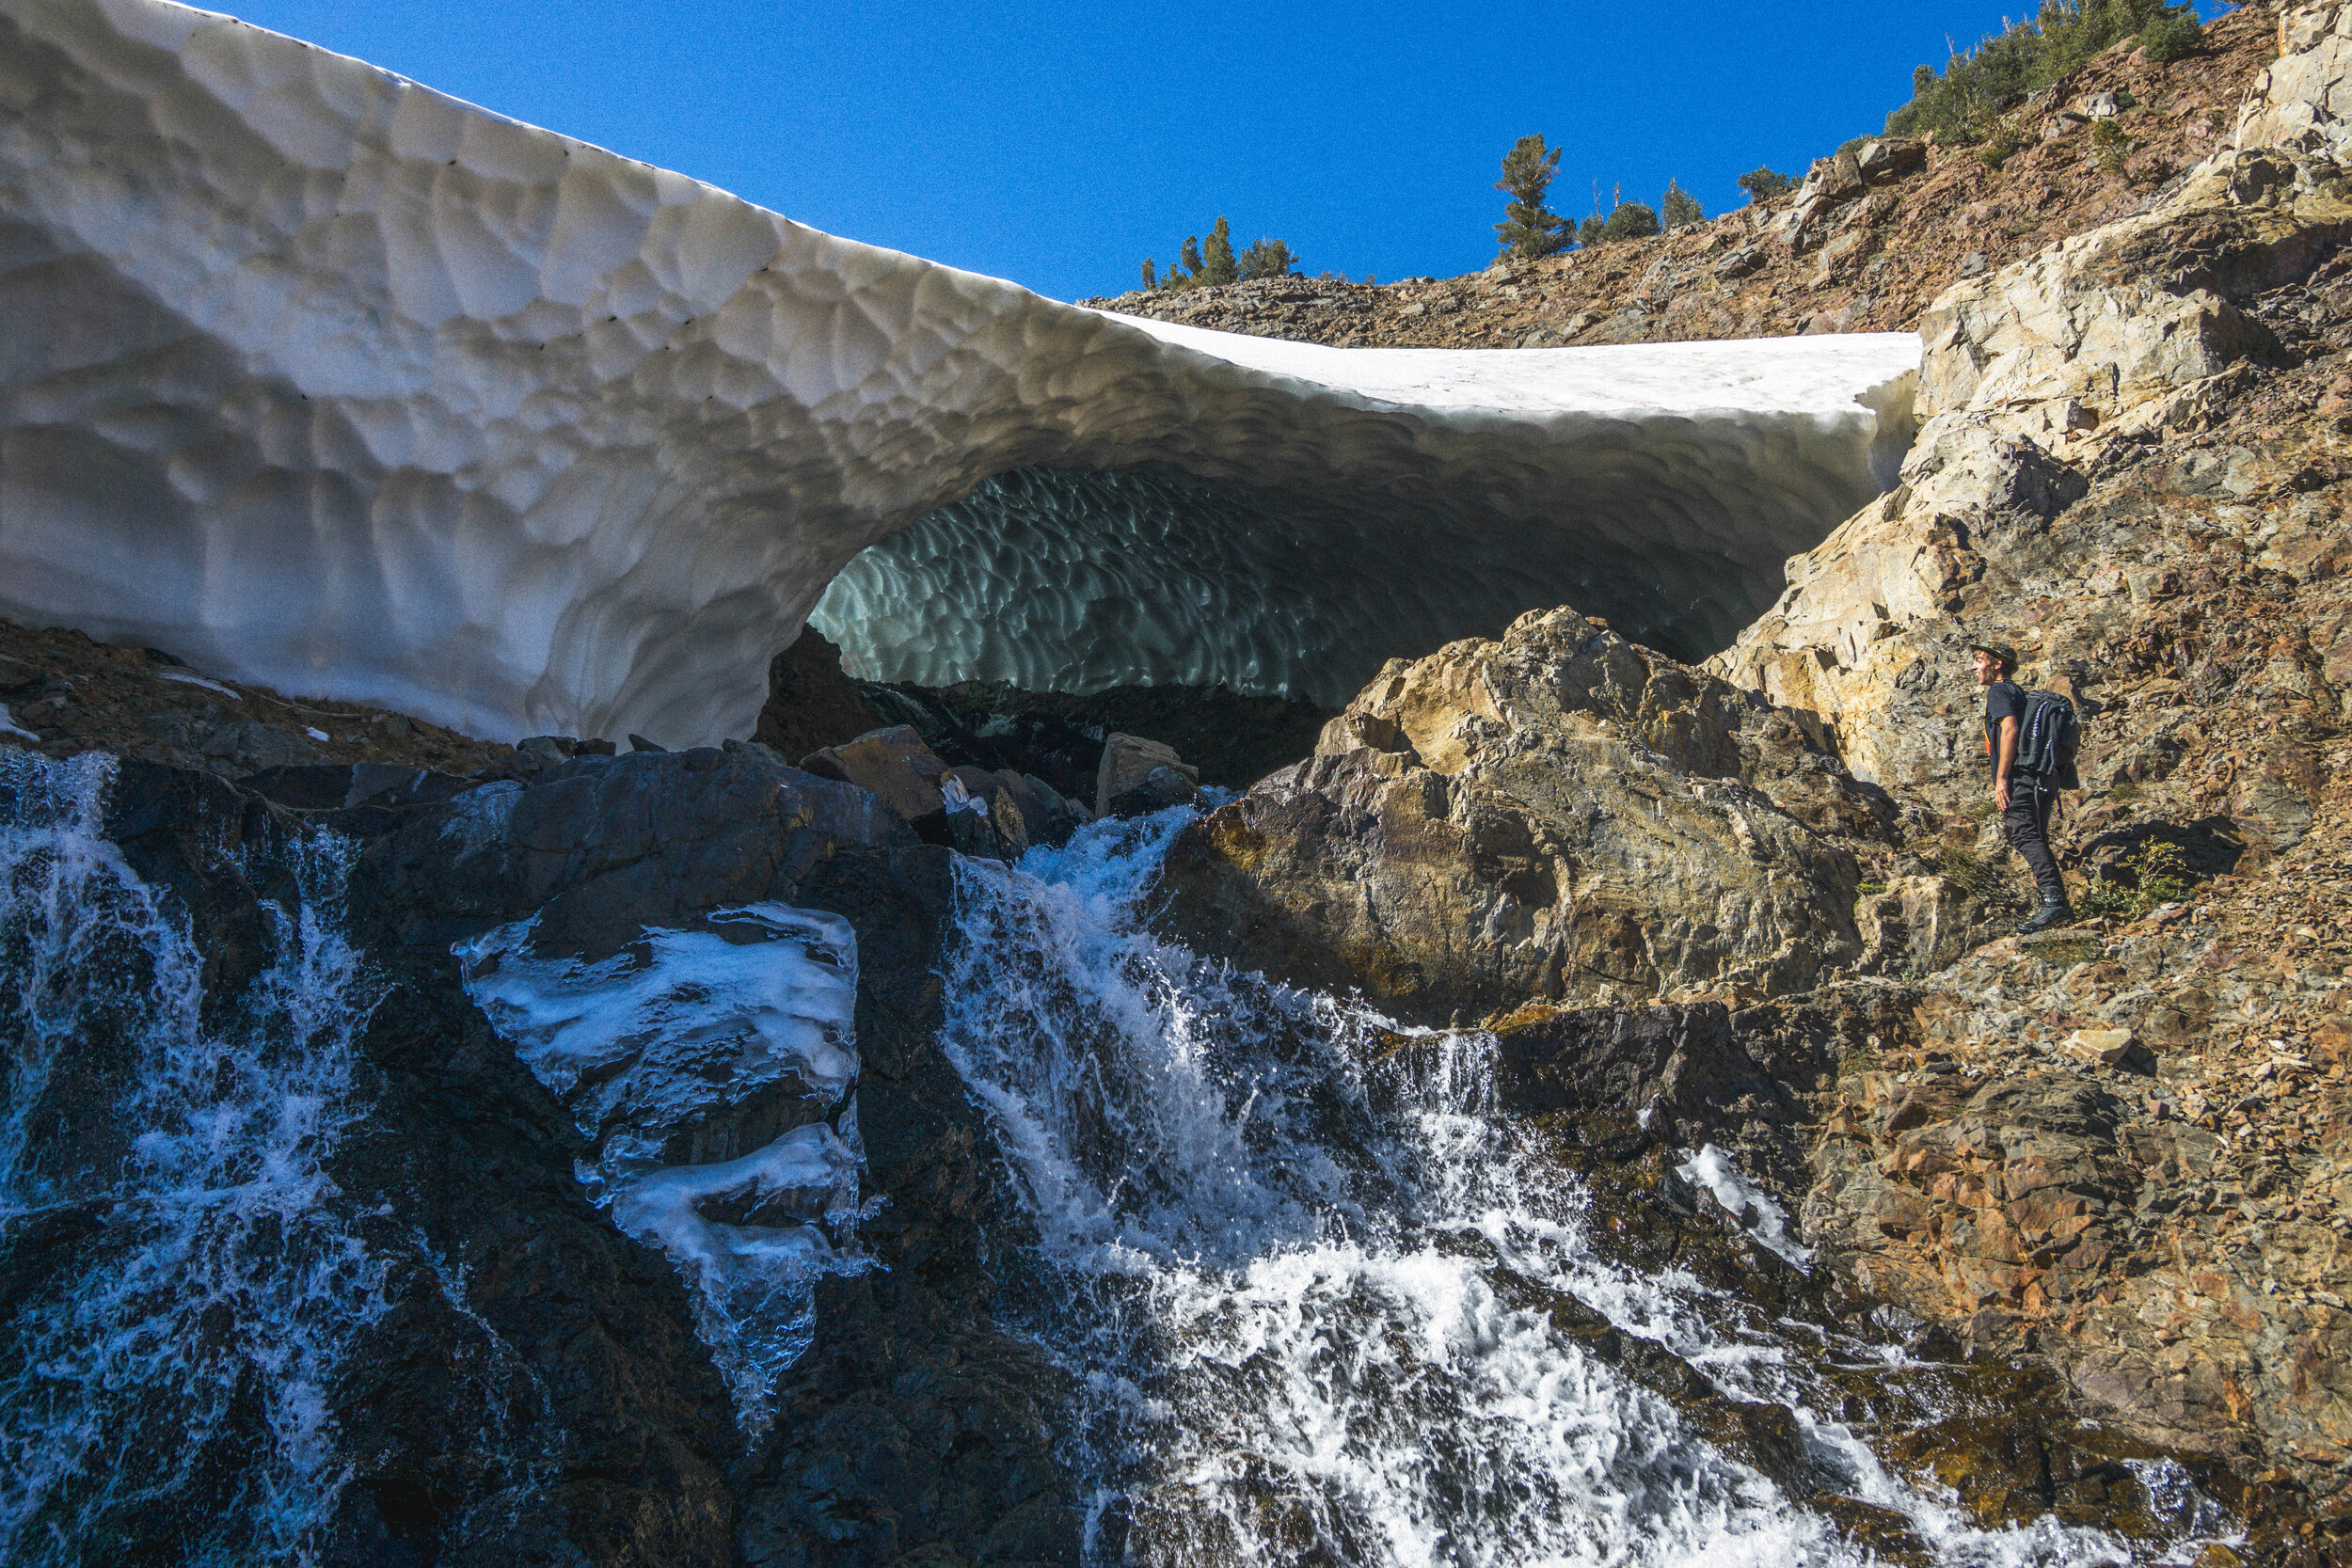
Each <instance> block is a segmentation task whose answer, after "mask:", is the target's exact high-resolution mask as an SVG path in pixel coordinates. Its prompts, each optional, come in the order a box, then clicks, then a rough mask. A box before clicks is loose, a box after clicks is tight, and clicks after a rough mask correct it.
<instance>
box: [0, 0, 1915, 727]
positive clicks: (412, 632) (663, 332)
mask: <svg viewBox="0 0 2352 1568" xmlns="http://www.w3.org/2000/svg"><path fill="white" fill-rule="evenodd" d="M0 301H5V307H6V309H7V314H8V322H9V324H10V328H9V332H8V341H6V343H5V344H4V345H0V615H6V616H8V617H11V618H14V619H19V620H24V621H30V622H34V623H38V624H51V625H56V624H63V625H72V626H79V627H81V628H82V629H84V630H86V631H88V632H90V633H91V634H92V635H94V636H99V637H103V638H107V639H112V640H118V641H137V642H144V643H150V644H152V645H156V646H160V647H164V648H167V649H169V650H170V651H171V652H173V653H174V654H176V655H178V656H180V657H183V658H185V659H187V660H189V661H190V662H192V663H195V664H197V665H199V666H200V667H202V668H204V669H206V670H208V671H211V672H213V673H218V674H222V675H229V676H234V677H237V678H240V679H244V680H249V681H256V682H265V683H268V684H271V685H274V686H278V687H280V688H282V689H288V690H292V691H299V692H310V693H315V694H320V695H329V696H335V697H342V698H346V699H350V700H357V701H365V702H373V703H381V704H384V705H389V706H394V707H398V708H403V709H405V710H407V711H411V712H415V713H418V714H421V715H422V716H425V717H428V718H431V719H433V720H435V721H439V722H443V723H447V724H451V725H453V726H455V727H458V728H460V729H464V730H467V731H469V732H471V733H474V734H477V735H483V736H493V737H500V738H512V737H515V736H520V735H524V734H530V733H534V732H545V731H555V732H564V733H574V734H580V735H621V734H626V733H629V732H635V733H639V734H643V735H645V736H650V737H652V738H654V739H656V740H659V741H662V742H664V743H668V744H685V743H691V742H694V741H698V740H707V739H712V738H715V737H717V736H723V735H728V734H736V735H740V734H747V733H749V731H750V728H751V725H752V720H753V716H754V714H755V711H756V709H757V707H758V705H759V703H760V701H761V698H762V696H763V694H764V693H763V689H762V687H763V681H764V675H765V671H766V663H767V657H768V655H770V654H771V653H772V652H773V651H774V650H775V649H777V648H778V647H780V646H782V645H783V644H784V643H786V642H787V641H789V640H790V639H791V638H792V637H793V636H794V635H795V634H796V633H797V631H798V629H799V627H800V626H801V624H802V622H803V618H804V617H806V616H807V615H808V614H809V612H810V610H811V609H812V607H814V606H816V605H817V604H818V598H819V595H820V594H824V593H825V590H826V587H827V585H828V583H830V582H832V581H833V580H834V578H835V576H836V574H839V573H840V572H841V570H842V568H843V567H844V566H845V565H847V564H849V563H850V562H852V560H853V559H855V558H856V557H858V556H859V553H860V552H861V551H863V550H866V548H867V547H868V546H872V545H875V544H876V543H877V542H878V541H883V540H888V539H890V538H891V536H892V535H894V534H899V533H900V531H902V530H907V529H908V525H909V524H912V523H915V522H916V521H917V520H918V519H926V521H925V523H924V526H923V527H921V528H917V529H915V530H913V531H909V532H907V533H906V534H905V535H903V538H904V541H905V542H904V543H903V544H899V545H898V546H896V547H895V549H894V548H892V547H887V546H886V547H885V548H884V549H882V550H881V551H878V552H876V554H875V555H874V556H873V557H872V558H871V559H870V560H869V561H867V562H863V563H861V565H860V567H859V568H858V570H857V571H856V572H854V573H852V574H851V575H850V577H849V578H845V579H844V586H843V588H842V589H841V590H840V592H839V593H838V594H836V595H834V598H833V599H831V600H829V601H828V603H827V607H826V613H825V616H824V622H825V625H826V626H827V629H828V630H829V632H830V634H831V635H833V636H834V637H835V638H836V639H837V640H838V641H841V642H842V643H843V645H844V647H845V648H846V649H847V650H848V653H849V656H850V659H851V660H852V663H853V667H858V668H863V669H866V670H867V671H868V672H870V673H884V674H897V675H906V674H917V675H922V676H926V677H929V678H944V677H947V676H952V675H989V674H1006V675H1011V676H1015V677H1017V678H1021V679H1023V680H1025V681H1026V682H1027V683H1029V684H1032V685H1042V686H1065V687H1080V688H1084V687H1089V686H1100V685H1104V684H1109V683H1111V682H1114V681H1122V680H1214V679H1229V680H1232V682H1233V683H1234V684H1236V685H1239V686H1243V687H1247V688H1253V689H1262V690H1263V689H1277V690H1279V689H1300V690H1315V691H1318V692H1320V693H1321V694H1323V695H1325V696H1326V697H1327V698H1328V697H1329V695H1330V694H1331V692H1333V691H1343V690H1352V689H1354V687H1355V686H1356V685H1357V684H1358V683H1359V681H1360V679H1361V678H1362V677H1363V676H1364V675H1365V674H1368V673H1370V671H1371V670H1372V669H1373V668H1375V667H1376V665H1377V664H1378V662H1379V660H1380V659H1381V658H1382V657H1387V656H1388V655H1391V654H1398V653H1418V652H1422V651H1425V645H1426V643H1427V641H1428V640H1429V639H1430V638H1431V637H1432V636H1435V635H1439V634H1442V635H1443V636H1456V635H1461V634H1463V633H1464V632H1467V631H1470V630H1478V631H1485V632H1488V633H1491V632H1492V631H1494V630H1496V629H1499V628H1500V626H1501V625H1502V622H1503V621H1504V620H1507V619H1508V618H1509V615H1510V614H1511V613H1514V612H1516V611H1517V610H1521V609H1525V608H1529V607H1531V606H1534V605H1548V604H1553V603H1558V602H1560V601H1561V600H1563V599H1574V600H1575V602H1577V603H1578V604H1579V605H1580V607H1581V608H1584V609H1586V610H1592V611H1595V612H1598V613H1603V614H1611V615H1613V616H1615V617H1617V618H1618V620H1619V624H1620V625H1621V626H1624V627H1627V628H1629V629H1632V630H1634V631H1635V632H1636V633H1637V634H1647V635H1649V636H1651V637H1652V638H1653V639H1654V640H1656V641H1658V642H1659V643H1660V645H1661V646H1667V647H1672V648H1676V649H1677V651H1690V652H1703V651H1706V650H1705V648H1704V647H1702V646H1700V645H1701V644H1711V645H1720V644H1721V642H1722V641H1725V640H1726V639H1727V637H1728V635H1729V632H1730V630H1733V629H1736V628H1737V627H1738V626H1740V625H1741V624H1744V623H1745V622H1746V621H1747V620H1748V619H1749V618H1750V617H1751V616H1752V615H1753V614H1754V613H1755V612H1756V610H1759V609H1761V608H1762V607H1763V606H1764V605H1766V604H1768V603H1769V602H1770V600H1771V599H1772V596H1773V594H1776V593H1777V592H1778V588H1779V583H1780V562H1781V561H1782V559H1783V558H1784V557H1786V556H1787V555H1788V554H1789V553H1791V552H1792V551H1795V550H1799V549H1803V548H1805V547H1807V546H1811V545H1813V544H1815V543H1817V542H1818V541H1819V540H1820V538H1821V537H1822V536H1823V535H1824V534H1825V533H1826V532H1827V531H1828V529H1829V528H1830V527H1831V526H1832V525H1834V524H1835V523H1836V521H1837V519H1838V518H1840V517H1842V516H1843V515H1846V514H1848V513H1849V512H1851V510H1852V509H1853V507H1854V506H1855V505H1856V504H1858V503H1859V502H1860V501H1861V500H1862V499H1866V498H1867V496H1868V495H1869V494H1871V493H1872V492H1873V491H1874V490H1875V489H1877V488H1879V487H1880V486H1881V485H1882V484H1883V482H1884V480H1885V478H1886V476H1887V475H1888V474H1889V473H1891V471H1892V467H1893V464H1894V461H1895V460H1896V459H1897V458H1899V455H1900V452H1901V450H1902V448H1903V446H1904V445H1905V444H1906V443H1907V442H1908V439H1909V411H1908V410H1909V403H1910V377H1911V375H1912V373H1913V372H1914V371H1915V366H1916V364H1917V360H1918V352H1919V350H1918V343H1917V341H1916V340H1915V338H1913V337H1911V336H1909V335H1880V336H1872V337H1860V338H1845V339H1839V338H1810V339H1800V340H1782V341H1761V342H1740V343H1713V344H1668V345H1651V346H1634V347H1621V348H1602V349H1555V350H1530V351H1490V352H1483V353H1461V352H1451V351H1437V350H1343V349H1329V348H1322V347H1318V346H1315V345H1311V344H1300V343H1291V342H1283V341H1273V340H1264V339H1252V338H1242V337H1233V336H1229V335H1225V334H1219V333H1213V332H1204V331H1200V330H1196V329H1192V328H1186V327H1182V326H1175V325H1168V324H1164V323H1157V322H1142V321H1136V320H1133V319H1130V318H1124V317H1114V316H1109V315H1105V314H1102V313H1099V312H1095V311H1090V310H1083V309H1075V308H1073V307H1070V306H1066V305H1060V304H1057V303H1056V302H1054V301H1051V300H1047V299H1042V298H1041V297H1039V296H1038V295H1036V294H1033V293H1029V292H1027V291H1026V290H1024V289H1021V288H1018V287H1016V286H1014V285H1012V284H1009V283H1005V282H1001V281H999V280H997V279H994V278H988V277H977V276H976V275H973V274H970V273H965V272H960V271H957V270H956V269H954V268H951V267H946V266H941V265H938V264H936V263H933V262H930V261H922V260H920V259H918V258H914V257H911V256H905V255H901V254H898V253H897V252H893V251H888V250H882V249H879V248H877V247H874V246H871V245H858V244H855V243H853V242H850V241H847V240H841V239H836V238H834V237H833V236H830V235H826V234H822V233H818V231H816V230H811V229H808V228H805V227H803V226H802V225H799V224H796V223H793V222H791V221H789V220H788V219H786V218H783V217H780V216H778V215H777V214H772V213H769V212H765V211H762V210H761V209H759V208H756V207H754V206H752V205H750V204H748V203H746V202H743V201H740V200H739V199H737V198H733V197H730V196H728V195H726V194H725V193H723V192H721V191H718V190H714V189H712V188H710V187H709V186H707V185H703V184H700V183H698V182H694V181H692V180H689V179H687V178H685V177H684V176H682V175H677V174H673V173H668V172H665V171H663V170H660V169H656V168H652V167H649V166H645V165H644V164H640V163H635V162H632V161H630V160H628V159H626V158H622V157H618V156H616V155H614V154H612V153H610V152H607V151H604V150H600V149H597V148H595V147H591V146H588V145H586V144H584V143H581V142H578V141H574V140H571V139H570V138H567V137H564V136H560V135H554V134H552V133H549V132H546V131H540V130H536V129H533V128H532V127H530V126H526V125H521V124H518V123H516V122H515V121H512V120H508V119H501V117H499V116H496V115H492V114H489V113H486V112H485V111H482V110H480V109H476V108H473V107H470V106H469V105H467V104H464V103H458V102H456V101H455V100H453V99H450V98H447V97H445V96H443V95H441V94H439V93H436V92H434V91H432V90H430V89H428V88H426V87H421V86H419V85H417V84H415V83H413V82H408V81H405V80H403V79H402V78H400V77H397V76H393V75H390V74H389V73H387V72H384V71H377V70H375V69H374V68H373V67H370V66H367V65H364V64H362V63H360V62H358V61H355V60H350V59H346V58H343V57H342V56H339V55H331V54H328V53H326V52H325V51H323V50H319V49H316V48H312V47H310V46H309V45H306V44H303V43H300V42H297V41H295V40H290V39H286V38H283V37H280V36H278V35H276V34H272V33H268V32H264V31H262V30H261V29H259V28H255V27H251V26H248V25H246V24H243V23H239V22H236V21H234V20H231V19H230V18H227V17H222V16H218V15H215V14H212V13H208V12H203V11H197V10H191V9H187V8H182V7H179V6H174V5H169V4H165V3H162V0H0ZM1043 470H1054V472H1052V473H1051V474H1050V475H1049V476H1047V477H1045V478H1038V477H1037V476H1039V475H1040V474H1041V471H1043ZM1073 470H1075V471H1080V472H1073ZM1000 475H1002V476H1009V477H1008V478H1006V479H1004V480H1000V481H997V483H993V484H988V485H986V486H984V487H983V488H982V489H981V491H980V493H979V494H978V495H977V496H974V495H973V492H974V489H975V486H980V485H982V483H983V482H986V481H991V480H994V479H995V478H996V476H1000ZM1025 477H1026V478H1029V479H1032V480H1033V481H1034V483H1032V484H1031V485H1030V486H1029V487H1030V488H1039V489H1042V490H1050V491H1053V492H1054V494H1053V496H1052V497H1051V498H1049V499H1051V500H1052V501H1053V502H1054V504H1048V505H1045V506H1043V507H1042V508H1037V507H1031V508H1027V509H1024V508H1023V507H1021V506H1019V505H1017V504H1008V503H1007V501H1006V499H1005V498H1006V497H1007V496H1008V495H1013V496H1014V499H1015V500H1016V501H1017V499H1018V495H1017V493H1018V492H1020V491H1021V490H1022V489H1023V488H1024V485H1023V483H1022V482H1023V480H1024V479H1025ZM1155 487H1156V489H1155ZM1138 495H1141V496H1144V497H1145V498H1146V500H1144V501H1138V500H1137V499H1136V497H1137V496H1138ZM1155 495H1158V496H1162V497H1163V498H1165V497H1166V496H1168V495H1172V496H1173V497H1174V499H1173V500H1172V501H1168V502H1167V503H1166V504H1161V502H1159V501H1152V500H1150V498H1151V497H1152V496H1155ZM967 497H969V498H971V499H966V498H967ZM953 503H961V505H957V504H953ZM1155 506H1156V507H1157V508H1158V510H1157V511H1155V510H1154V507H1155ZM943 508H946V509H947V510H946V511H945V512H943V511H942V509H943ZM933 514H938V515H937V516H932V515H933Z"/></svg>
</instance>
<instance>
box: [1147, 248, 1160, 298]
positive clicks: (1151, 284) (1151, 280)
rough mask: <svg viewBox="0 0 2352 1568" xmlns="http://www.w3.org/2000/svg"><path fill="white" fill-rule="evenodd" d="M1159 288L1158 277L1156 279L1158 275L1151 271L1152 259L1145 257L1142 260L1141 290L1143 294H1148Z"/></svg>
mask: <svg viewBox="0 0 2352 1568" xmlns="http://www.w3.org/2000/svg"><path fill="white" fill-rule="evenodd" d="M1159 286H1160V279H1159V277H1158V275H1157V274H1156V273H1154V272H1153V271H1152V258H1151V257H1149V256H1146V257H1145V258H1144V259H1143V288H1144V292H1145V293H1150V292H1151V291H1152V290H1153V289H1156V288H1158V287H1159Z"/></svg>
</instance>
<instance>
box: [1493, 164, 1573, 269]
mask: <svg viewBox="0 0 2352 1568" xmlns="http://www.w3.org/2000/svg"><path fill="white" fill-rule="evenodd" d="M1559 168H1560V150H1559V149H1558V148H1556V147H1555V148H1552V149H1551V150H1549V151H1547V150H1545V148H1544V138H1543V137H1542V136H1540V135H1534V136H1521V137H1520V138H1519V139H1518V141H1516V142H1514V143H1512V144H1511V150H1510V151H1508V152H1506V153H1504V154H1503V155H1502V179H1501V180H1498V181H1497V182H1495V189H1497V190H1499V191H1502V192H1505V193H1507V194H1508V195H1509V196H1510V198H1511V199H1510V202H1509V203H1508V204H1507V205H1506V206H1504V208H1503V209H1502V212H1503V218H1504V221H1503V222H1502V223H1498V224H1496V225H1495V233H1496V235H1497V237H1498V238H1499V239H1500V240H1501V241H1502V254H1503V255H1505V256H1509V257H1513V258H1516V259H1518V260H1519V261H1534V259H1535V258H1536V257H1539V256H1549V255H1550V254H1551V253H1552V252H1553V251H1555V250H1558V249H1560V248H1561V247H1562V246H1563V245H1566V244H1567V243H1568V220H1567V219H1565V218H1564V217H1562V216H1561V215H1560V214H1557V213H1555V212H1553V211H1552V210H1551V209H1550V208H1549V207H1546V206H1545V205H1544V193H1545V192H1546V191H1547V190H1549V189H1550V188H1551V177H1552V175H1553V174H1555V173H1557V172H1558V171H1559Z"/></svg>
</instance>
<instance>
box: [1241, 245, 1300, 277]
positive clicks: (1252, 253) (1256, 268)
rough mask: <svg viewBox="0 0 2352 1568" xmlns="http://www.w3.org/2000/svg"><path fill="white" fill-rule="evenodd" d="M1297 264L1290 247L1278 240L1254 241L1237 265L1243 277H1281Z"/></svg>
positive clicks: (1242, 254)
mask: <svg viewBox="0 0 2352 1568" xmlns="http://www.w3.org/2000/svg"><path fill="white" fill-rule="evenodd" d="M1297 264H1298V258H1297V257H1295V256H1294V255H1292V254H1291V247H1290V246H1289V245H1284V244H1283V243H1282V242H1281V241H1279V240H1264V239H1261V240H1256V241H1253V242H1252V243H1251V244H1250V246H1249V248H1248V250H1245V251H1243V252H1242V253H1241V258H1240V261H1239V265H1240V267H1241V275H1242V276H1243V277H1284V276H1286V275H1288V273H1289V272H1290V270H1291V268H1293V267H1295V266H1296V265H1297Z"/></svg>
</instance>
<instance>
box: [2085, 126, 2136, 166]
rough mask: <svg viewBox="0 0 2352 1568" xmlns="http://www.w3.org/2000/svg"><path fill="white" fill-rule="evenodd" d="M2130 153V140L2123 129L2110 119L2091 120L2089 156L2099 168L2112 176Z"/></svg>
mask: <svg viewBox="0 0 2352 1568" xmlns="http://www.w3.org/2000/svg"><path fill="white" fill-rule="evenodd" d="M2131 152H2132V138H2131V137H2130V136H2128V135H2124V134H2123V127H2122V126H2121V125H2118V124H2116V123H2115V121H2114V120H2112V119H2099V120H2093V121H2092V122H2091V125H2090V155H2091V156H2092V157H2093V158H2094V159H2096V160H2097V161H2098V164H2099V166H2100V167H2101V168H2103V169H2106V171H2107V172H2109V173H2110V174H2112V173H2113V172H2115V171H2116V170H2117V169H2120V168H2122V166H2123V160H2124V159H2126V158H2128V157H2130V156H2131Z"/></svg>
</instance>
